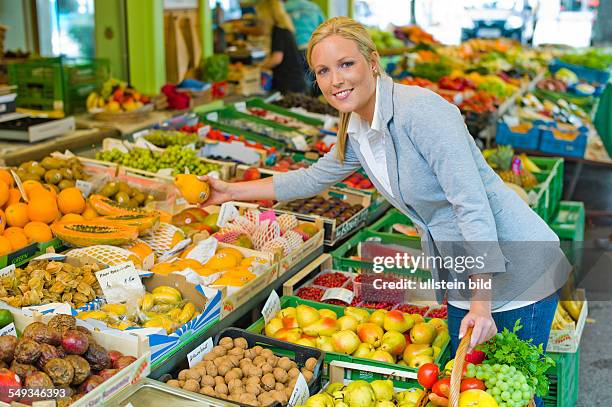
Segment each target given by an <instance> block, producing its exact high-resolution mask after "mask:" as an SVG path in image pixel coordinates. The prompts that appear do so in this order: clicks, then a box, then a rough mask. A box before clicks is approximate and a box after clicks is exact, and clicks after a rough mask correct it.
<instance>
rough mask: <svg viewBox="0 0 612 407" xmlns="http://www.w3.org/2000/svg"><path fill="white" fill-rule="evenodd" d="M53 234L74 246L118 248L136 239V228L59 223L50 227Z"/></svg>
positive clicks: (93, 222)
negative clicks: (108, 246)
mask: <svg viewBox="0 0 612 407" xmlns="http://www.w3.org/2000/svg"><path fill="white" fill-rule="evenodd" d="M51 231H52V232H53V234H54V235H55V236H56V237H57V238H59V239H60V240H62V241H63V242H65V243H67V244H69V245H72V246H76V247H85V246H94V245H111V246H120V245H122V244H126V243H129V242H131V241H133V240H136V239H137V238H138V228H137V227H136V226H129V225H124V224H121V223H110V222H106V221H100V220H90V221H77V222H59V223H56V224H54V225H52V226H51Z"/></svg>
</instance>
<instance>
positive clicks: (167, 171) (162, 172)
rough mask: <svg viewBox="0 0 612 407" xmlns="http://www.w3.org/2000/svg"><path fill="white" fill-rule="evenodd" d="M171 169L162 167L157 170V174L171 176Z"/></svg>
mask: <svg viewBox="0 0 612 407" xmlns="http://www.w3.org/2000/svg"><path fill="white" fill-rule="evenodd" d="M172 171H174V170H173V169H172V168H162V169H160V170H157V175H161V176H162V177H171V176H172Z"/></svg>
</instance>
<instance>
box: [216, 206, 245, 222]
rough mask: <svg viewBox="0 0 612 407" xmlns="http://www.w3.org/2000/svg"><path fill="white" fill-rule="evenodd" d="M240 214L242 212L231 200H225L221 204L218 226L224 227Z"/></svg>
mask: <svg viewBox="0 0 612 407" xmlns="http://www.w3.org/2000/svg"><path fill="white" fill-rule="evenodd" d="M238 216H240V212H238V209H237V208H236V207H235V206H234V204H233V203H231V202H225V203H223V204H222V205H221V209H220V210H219V217H218V218H217V226H219V227H220V228H222V227H223V226H225V224H226V223H227V222H229V221H231V220H233V219H236V218H237V217H238Z"/></svg>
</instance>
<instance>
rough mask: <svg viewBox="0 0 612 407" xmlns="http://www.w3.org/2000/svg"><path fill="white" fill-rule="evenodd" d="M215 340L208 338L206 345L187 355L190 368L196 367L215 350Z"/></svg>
mask: <svg viewBox="0 0 612 407" xmlns="http://www.w3.org/2000/svg"><path fill="white" fill-rule="evenodd" d="M213 346H214V345H213V340H212V338H208V339H207V340H206V341H204V343H202V344H201V345H200V346H198V347H197V348H195V349H194V350H192V351H191V352H189V353H188V354H187V361H188V362H189V367H194V366H195V365H196V364H197V363H198V362H200V361H202V359H204V356H206V354H207V353H209V352H210V351H211V350H212V348H213Z"/></svg>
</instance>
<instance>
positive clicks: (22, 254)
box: [0, 238, 66, 269]
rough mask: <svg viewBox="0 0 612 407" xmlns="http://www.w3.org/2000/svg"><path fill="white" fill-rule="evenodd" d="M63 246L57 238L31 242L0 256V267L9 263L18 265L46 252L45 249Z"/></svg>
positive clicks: (49, 249)
mask: <svg viewBox="0 0 612 407" xmlns="http://www.w3.org/2000/svg"><path fill="white" fill-rule="evenodd" d="M65 248H66V247H65V246H64V244H63V243H62V242H61V241H60V240H59V239H57V238H54V239H51V240H49V241H47V242H42V243H36V242H33V243H30V244H28V245H27V246H25V247H22V248H21V249H18V250H15V251H14V252H12V253H8V254H5V255H4V256H0V269H3V268H5V267H9V266H11V265H14V266H15V267H19V266H22V265H24V264H26V263H28V262H29V261H30V260H32V259H34V258H35V257H38V256H40V255H42V254H45V253H47V251H61V250H64V249H65Z"/></svg>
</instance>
